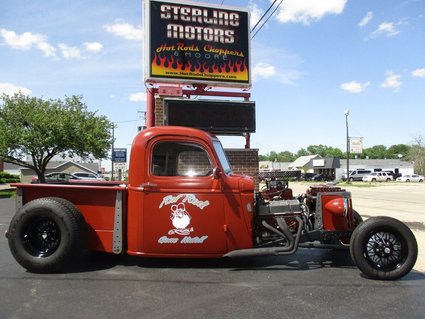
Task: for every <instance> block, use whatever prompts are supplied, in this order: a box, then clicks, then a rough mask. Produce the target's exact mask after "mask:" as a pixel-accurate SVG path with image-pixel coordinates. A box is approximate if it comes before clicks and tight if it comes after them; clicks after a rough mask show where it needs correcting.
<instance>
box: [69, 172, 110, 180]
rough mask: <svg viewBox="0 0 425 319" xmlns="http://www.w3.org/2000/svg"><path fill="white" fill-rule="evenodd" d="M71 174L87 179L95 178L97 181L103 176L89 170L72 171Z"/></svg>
mask: <svg viewBox="0 0 425 319" xmlns="http://www.w3.org/2000/svg"><path fill="white" fill-rule="evenodd" d="M72 175H73V176H75V177H78V178H79V179H89V180H97V181H103V180H104V178H102V177H100V176H99V175H96V174H94V173H90V172H76V173H72Z"/></svg>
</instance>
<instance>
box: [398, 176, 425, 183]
mask: <svg viewBox="0 0 425 319" xmlns="http://www.w3.org/2000/svg"><path fill="white" fill-rule="evenodd" d="M424 180H425V178H424V176H422V175H417V174H411V175H403V176H401V177H398V178H397V182H407V183H408V182H419V183H422V182H423V181H424Z"/></svg>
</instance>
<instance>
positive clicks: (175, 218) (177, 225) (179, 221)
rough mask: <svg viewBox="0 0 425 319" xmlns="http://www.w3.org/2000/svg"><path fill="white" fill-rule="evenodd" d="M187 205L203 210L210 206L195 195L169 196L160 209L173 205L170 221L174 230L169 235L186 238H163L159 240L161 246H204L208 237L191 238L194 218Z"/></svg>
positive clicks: (164, 199) (163, 200)
mask: <svg viewBox="0 0 425 319" xmlns="http://www.w3.org/2000/svg"><path fill="white" fill-rule="evenodd" d="M186 204H189V205H192V206H194V207H197V208H199V209H201V210H203V209H204V208H205V207H207V206H209V204H210V202H209V201H208V200H206V201H201V200H199V199H197V198H196V196H195V195H193V194H179V195H177V196H173V195H168V196H165V197H164V198H163V199H162V202H161V204H160V205H159V208H162V207H164V206H168V205H171V207H170V208H171V215H170V220H171V223H172V225H173V226H174V228H173V229H170V230H169V231H168V235H169V236H172V235H180V236H185V237H183V238H179V237H171V238H170V237H168V236H162V237H160V238H159V239H158V243H159V244H178V243H180V244H202V243H203V242H204V241H205V240H206V239H207V238H208V236H207V235H204V236H200V237H199V236H196V237H192V236H189V235H190V233H192V232H193V231H194V228H193V227H189V225H190V221H191V219H192V216H190V214H189V212H188V211H187V209H186Z"/></svg>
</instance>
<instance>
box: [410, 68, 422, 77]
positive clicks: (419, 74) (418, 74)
mask: <svg viewBox="0 0 425 319" xmlns="http://www.w3.org/2000/svg"><path fill="white" fill-rule="evenodd" d="M412 76H414V77H417V78H425V68H424V69H416V70H413V71H412Z"/></svg>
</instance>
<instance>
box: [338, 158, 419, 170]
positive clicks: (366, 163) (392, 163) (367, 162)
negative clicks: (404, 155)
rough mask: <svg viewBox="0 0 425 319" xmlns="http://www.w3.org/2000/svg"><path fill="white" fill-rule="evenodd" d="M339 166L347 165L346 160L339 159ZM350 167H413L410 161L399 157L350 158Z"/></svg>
mask: <svg viewBox="0 0 425 319" xmlns="http://www.w3.org/2000/svg"><path fill="white" fill-rule="evenodd" d="M341 167H347V160H346V159H342V160H341ZM350 167H351V168H354V167H357V168H368V167H371V168H373V167H379V168H384V167H398V168H400V167H413V163H412V162H407V161H402V160H399V159H350Z"/></svg>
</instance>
